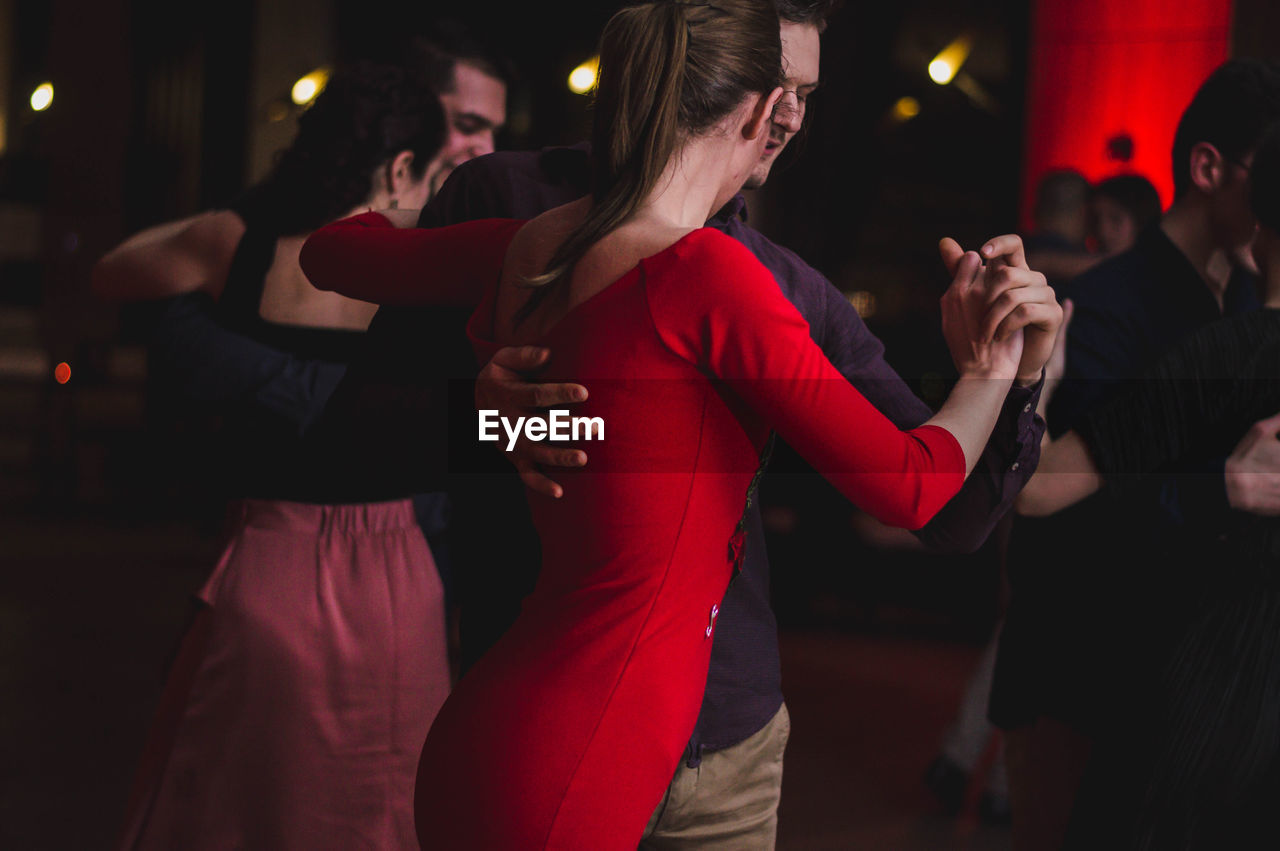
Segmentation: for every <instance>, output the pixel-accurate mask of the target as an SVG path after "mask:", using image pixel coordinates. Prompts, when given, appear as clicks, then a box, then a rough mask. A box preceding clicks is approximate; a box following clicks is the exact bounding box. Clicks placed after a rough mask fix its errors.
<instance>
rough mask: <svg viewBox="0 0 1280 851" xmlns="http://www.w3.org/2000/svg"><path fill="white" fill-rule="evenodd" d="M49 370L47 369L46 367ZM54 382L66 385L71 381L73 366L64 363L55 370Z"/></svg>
mask: <svg viewBox="0 0 1280 851" xmlns="http://www.w3.org/2000/svg"><path fill="white" fill-rule="evenodd" d="M46 369H47V367H46ZM53 380H54V381H56V382H58V383H59V384H66V383H67V382H68V381H70V380H71V364H69V363H67V362H66V361H63V362H62V363H60V364H58V365H57V366H55V367H54V368H53Z"/></svg>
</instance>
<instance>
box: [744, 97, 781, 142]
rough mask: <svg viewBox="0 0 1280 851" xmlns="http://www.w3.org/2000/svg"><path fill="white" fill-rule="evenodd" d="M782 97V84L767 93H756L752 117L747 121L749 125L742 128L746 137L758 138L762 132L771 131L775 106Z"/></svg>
mask: <svg viewBox="0 0 1280 851" xmlns="http://www.w3.org/2000/svg"><path fill="white" fill-rule="evenodd" d="M781 97H782V86H778V87H777V88H776V89H774V90H773V91H771V92H769V94H767V95H764V94H760V95H756V100H755V104H754V105H753V106H752V108H751V113H750V118H749V119H748V121H747V125H746V126H745V127H743V128H742V135H743V137H744V138H747V139H756V138H758V137H759V136H760V134H761V133H767V132H768V131H769V125H770V124H772V123H773V108H774V107H775V106H777V105H778V101H779V99H781Z"/></svg>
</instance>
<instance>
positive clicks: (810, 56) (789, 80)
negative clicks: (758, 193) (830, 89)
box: [746, 23, 821, 189]
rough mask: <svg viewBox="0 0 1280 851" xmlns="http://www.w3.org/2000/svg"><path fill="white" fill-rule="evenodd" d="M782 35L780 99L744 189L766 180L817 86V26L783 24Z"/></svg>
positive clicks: (796, 129) (799, 124)
mask: <svg viewBox="0 0 1280 851" xmlns="http://www.w3.org/2000/svg"><path fill="white" fill-rule="evenodd" d="M779 34H780V36H781V38H782V75H783V81H782V88H783V89H785V91H784V92H783V95H782V100H780V101H778V105H777V106H776V107H775V108H774V110H773V123H772V124H771V125H770V128H769V142H768V144H767V145H766V146H765V149H764V154H763V155H762V156H761V157H760V162H759V163H757V164H756V167H755V168H754V169H753V170H752V172H751V176H750V177H748V178H747V183H746V188H747V189H759V188H760V187H761V186H763V185H764V182H765V181H766V180H768V179H769V171H770V169H772V168H773V161H774V160H776V159H777V158H778V154H780V153H782V149H783V148H785V147H786V146H787V143H788V142H790V141H791V138H792V137H793V136H795V135H796V133H798V132H800V126H801V125H802V124H803V122H804V109H805V101H806V100H807V99H808V98H809V96H810V95H811V94H813V90H814V89H816V88H817V87H818V60H819V58H820V50H821V45H820V43H819V37H818V28H817V27H815V26H812V25H811V24H792V23H784V24H783V25H782V29H781V32H780V33H779Z"/></svg>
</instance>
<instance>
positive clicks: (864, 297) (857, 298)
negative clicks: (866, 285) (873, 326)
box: [849, 290, 876, 319]
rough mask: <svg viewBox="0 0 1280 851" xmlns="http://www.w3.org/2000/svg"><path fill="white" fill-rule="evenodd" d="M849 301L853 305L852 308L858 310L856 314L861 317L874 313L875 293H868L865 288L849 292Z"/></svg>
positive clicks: (867, 316) (865, 317) (873, 314)
mask: <svg viewBox="0 0 1280 851" xmlns="http://www.w3.org/2000/svg"><path fill="white" fill-rule="evenodd" d="M849 303H850V304H852V305H853V309H854V310H856V311H858V315H859V316H861V317H862V318H863V319H867V318H869V317H871V316H875V315H876V294H875V293H869V292H867V291H866V290H858V291H857V292H852V293H849Z"/></svg>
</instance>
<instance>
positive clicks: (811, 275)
mask: <svg viewBox="0 0 1280 851" xmlns="http://www.w3.org/2000/svg"><path fill="white" fill-rule="evenodd" d="M723 232H724V233H725V234H726V235H728V236H731V237H733V238H734V239H735V240H737V241H738V242H740V243H742V244H743V245H744V246H746V248H747V250H748V251H750V252H751V253H752V254H754V255H755V256H756V259H757V260H759V261H760V262H761V263H763V264H764V266H765V268H767V269H768V270H769V271H770V272H772V273H773V276H774V277H775V278H776V279H777V280H778V286H780V287H782V289H783V291H784V292H787V293H788V294H790V291H791V290H793V289H795V290H797V291H800V292H811V293H813V294H815V295H821V293H822V291H823V290H824V289H825V288H826V285H827V281H826V278H824V277H823V276H822V273H821V272H819V271H818V270H817V269H815V268H813V267H812V266H810V265H809V264H808V263H806V262H805V261H804V260H803V259H802V258H801V257H800V255H798V254H796V253H795V252H794V251H792V250H791V249H789V248H785V247H783V246H781V245H778V243H776V242H774V241H773V240H771V239H769V238H768V237H767V236H765V235H764V234H762V233H760V231H758V230H756V229H755V228H753V227H751V226H750V225H749V224H747V223H746V222H744V221H742V220H741V219H732V220H731V221H730V222H729V223H728V225H727V226H726V227H725V228H724V229H723Z"/></svg>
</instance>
